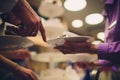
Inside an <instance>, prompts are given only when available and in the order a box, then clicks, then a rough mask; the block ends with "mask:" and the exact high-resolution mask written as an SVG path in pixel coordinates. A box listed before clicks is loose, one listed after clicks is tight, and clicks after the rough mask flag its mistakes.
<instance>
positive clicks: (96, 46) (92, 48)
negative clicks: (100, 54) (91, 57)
mask: <svg viewBox="0 0 120 80" xmlns="http://www.w3.org/2000/svg"><path fill="white" fill-rule="evenodd" d="M89 50H90V52H91V53H97V51H98V45H95V44H92V45H91V46H90V49H89Z"/></svg>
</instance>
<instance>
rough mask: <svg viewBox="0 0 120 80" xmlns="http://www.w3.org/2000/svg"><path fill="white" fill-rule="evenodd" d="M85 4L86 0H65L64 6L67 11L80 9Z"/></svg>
mask: <svg viewBox="0 0 120 80" xmlns="http://www.w3.org/2000/svg"><path fill="white" fill-rule="evenodd" d="M86 5H87V2H86V0H66V1H65V2H64V7H65V8H66V9H67V10H69V11H80V10H82V9H84V8H85V7H86Z"/></svg>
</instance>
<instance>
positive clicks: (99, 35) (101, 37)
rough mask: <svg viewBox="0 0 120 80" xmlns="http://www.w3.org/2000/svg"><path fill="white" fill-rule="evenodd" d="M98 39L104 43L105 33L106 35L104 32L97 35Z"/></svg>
mask: <svg viewBox="0 0 120 80" xmlns="http://www.w3.org/2000/svg"><path fill="white" fill-rule="evenodd" d="M97 38H98V39H101V40H102V41H104V38H105V33H104V32H99V33H98V34H97Z"/></svg>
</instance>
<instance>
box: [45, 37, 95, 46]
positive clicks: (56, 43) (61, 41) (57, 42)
mask: <svg viewBox="0 0 120 80" xmlns="http://www.w3.org/2000/svg"><path fill="white" fill-rule="evenodd" d="M92 40H93V38H92V37H90V36H75V37H65V38H56V39H52V40H48V41H47V43H48V44H49V45H50V46H53V47H55V46H60V45H63V44H64V42H65V41H73V42H90V41H92Z"/></svg>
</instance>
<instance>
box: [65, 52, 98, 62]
mask: <svg viewBox="0 0 120 80" xmlns="http://www.w3.org/2000/svg"><path fill="white" fill-rule="evenodd" d="M65 56H66V58H67V59H68V60H69V61H72V62H89V63H90V62H93V61H95V60H97V59H98V57H97V55H95V54H89V53H76V54H66V55H65Z"/></svg>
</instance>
